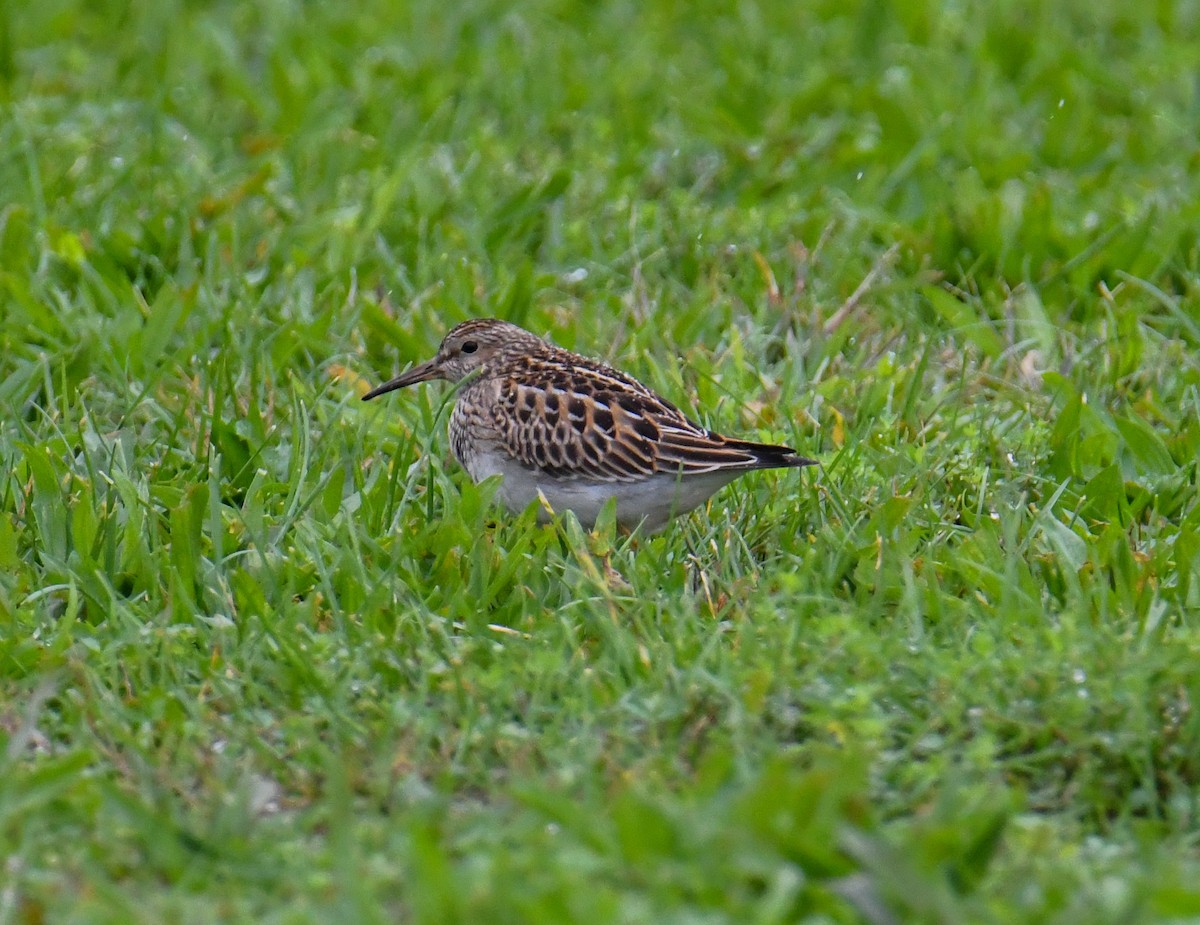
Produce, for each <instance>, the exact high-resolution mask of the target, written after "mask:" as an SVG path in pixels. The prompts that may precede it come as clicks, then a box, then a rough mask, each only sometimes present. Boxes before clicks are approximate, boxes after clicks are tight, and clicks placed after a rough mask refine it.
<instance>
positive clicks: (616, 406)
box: [363, 318, 814, 530]
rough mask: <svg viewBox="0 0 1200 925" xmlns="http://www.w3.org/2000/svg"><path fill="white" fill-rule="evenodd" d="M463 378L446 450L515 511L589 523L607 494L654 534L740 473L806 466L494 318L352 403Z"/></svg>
mask: <svg viewBox="0 0 1200 925" xmlns="http://www.w3.org/2000/svg"><path fill="white" fill-rule="evenodd" d="M472 374H477V375H474V376H473V377H472V378H471V379H470V381H469V382H468V383H467V384H466V385H465V386H464V387H463V388H462V390H461V391H460V392H459V394H458V398H457V401H456V402H455V405H454V411H453V413H452V414H451V415H450V444H451V447H452V449H453V450H454V455H455V456H456V457H457V458H458V460H459V462H461V463H462V464H463V466H464V467H465V468H466V470H467V472H468V473H470V475H471V477H472V478H473V479H474V480H475V481H477V482H479V481H482V480H483V479H485V478H488V477H490V476H492V475H499V476H501V477H502V479H503V481H502V483H501V485H500V488H499V490H498V496H499V497H500V499H501V500H502V501H504V502H505V504H506V505H507V506H508V507H509V508H510V509H512V510H514V511H520V510H523V509H524V508H525V507H526V506H527V505H529V504H530V503H531V502H533V501H535V500H538V498H539V496H540V497H541V498H542V499H543V500H544V501H545V502H547V503H548V504H549V506H550V508H552V509H553V510H556V511H562V510H571V511H574V512H575V513H576V515H577V516H578V517H579V519H580V520H581V521H582V522H583V523H585V524H589V525H590V524H592V523H594V522H595V519H596V516H597V515H598V514H599V512H600V509H601V508H602V507H603V506H604V504H605V502H606V501H608V500H609V499H610V498H614V497H615V498H616V499H617V501H616V503H617V521H618V522H619V523H621V524H622V525H624V526H628V527H635V526H637V525H638V524H639V523H641V524H643V525H644V526H645V527H646V528H647V529H652V530H653V529H658V528H660V527H662V526H663V525H664V524H665V523H666V522H667V521H668V520H669V519H670V518H671V517H673V516H675V515H676V514H682V513H684V512H685V511H689V510H691V509H692V508H693V507H696V506H697V505H699V504H702V503H703V502H704V501H705V500H707V499H708V497H709V496H710V495H711V494H712V493H713V492H715V491H716V490H717V489H718V488H720V487H721V486H722V485H725V484H726V483H728V482H730V481H732V480H733V479H735V478H736V477H737V476H739V475H741V474H743V473H745V472H750V471H752V470H755V469H775V468H788V467H800V466H810V465H813V463H814V461H813V460H811V459H805V458H804V457H802V456H799V455H797V454H796V452H795V451H794V450H792V449H790V448H788V447H785V446H773V445H770V444H765V443H752V442H750V441H746V440H738V439H735V438H733V437H724V436H722V435H720V434H718V433H714V432H713V431H711V430H708V429H706V428H704V427H701V426H700V425H699V424H695V423H693V422H692V421H690V420H688V418H687V417H685V416H684V414H683V413H682V412H681V411H680V410H679V409H678V408H676V407H675V406H674V405H673V404H671V403H670V402H669V401H667V400H666V399H665V398H662V397H661V396H659V395H656V394H655V393H654V392H652V391H651V390H650V389H648V388H646V386H644V385H642V384H641V383H640V382H638V381H637V380H636V379H634V378H633V377H632V376H627V375H626V374H625V373H622V372H620V371H618V370H615V369H613V368H612V367H610V366H607V365H605V364H604V363H600V362H598V361H596V360H589V359H588V358H586V357H583V356H580V355H578V354H575V353H571V352H570V351H569V350H563V349H562V348H561V347H555V346H554V345H553V344H550V343H547V342H546V341H544V340H542V339H541V338H540V337H537V336H536V335H534V334H531V333H529V332H528V331H526V330H524V329H523V328H519V327H517V326H516V325H515V324H509V323H508V322H506V321H499V320H496V319H494V318H480V319H476V320H473V321H466V322H463V323H462V324H460V325H458V326H457V327H455V328H454V329H453V330H451V331H450V333H449V334H447V335H446V337H445V339H444V340H443V341H442V345H441V347H439V348H438V352H437V355H436V356H435V357H434V358H433V359H432V360H429V361H428V362H426V363H422V364H420V365H418V366H414V367H413V368H412V369H410V370H409V371H408V372H406V373H402V374H401V375H399V376H397V377H396V378H395V379H392V380H391V381H389V382H387V383H385V384H384V385H381V386H379V387H378V388H376V389H374V390H372V391H370V392H368V393H367V394H366V395H364V396H363V400H364V401H366V400H368V399H372V398H375V397H377V396H379V395H383V394H384V393H386V392H391V391H393V390H395V389H399V388H403V387H404V386H408V385H413V384H415V383H418V382H426V381H428V380H430V379H447V380H449V381H451V382H459V381H461V380H463V379H465V378H467V377H468V376H472Z"/></svg>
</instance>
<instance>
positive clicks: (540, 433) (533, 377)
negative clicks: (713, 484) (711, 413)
mask: <svg viewBox="0 0 1200 925" xmlns="http://www.w3.org/2000/svg"><path fill="white" fill-rule="evenodd" d="M498 385H499V388H498V392H499V401H498V402H497V403H496V405H495V406H494V407H495V411H494V413H495V424H496V429H497V430H498V431H499V433H500V435H501V440H502V441H503V443H504V446H505V447H506V448H507V450H508V452H509V453H511V454H512V456H513V457H515V458H516V459H518V460H520V461H521V462H522V463H524V464H525V465H527V466H530V467H536V468H539V469H541V470H543V471H544V472H545V473H546V474H547V475H550V476H552V477H555V478H572V477H577V478H585V479H590V480H594V481H598V482H636V481H639V480H641V479H644V478H647V477H649V476H651V475H654V474H656V473H660V472H667V473H671V474H678V475H689V474H698V473H702V472H713V471H715V470H718V469H728V470H736V469H758V468H764V467H770V466H789V465H802V464H803V462H800V461H799V457H797V456H795V454H794V453H793V452H792V451H791V450H790V449H788V448H787V447H771V446H765V445H763V444H755V443H746V442H744V441H740V440H732V439H729V438H727V437H722V436H721V435H720V434H716V433H713V432H712V431H710V430H706V429H705V428H703V427H701V426H699V425H698V424H694V423H693V422H691V421H689V420H688V419H687V418H686V417H685V416H684V415H683V413H682V412H681V411H680V410H679V409H678V408H676V407H675V406H674V405H672V404H671V403H670V402H669V401H667V400H666V399H664V398H661V397H659V396H658V395H655V394H654V393H653V392H651V391H650V390H649V389H647V388H646V387H645V386H643V385H642V384H641V383H639V382H638V381H637V380H636V379H633V378H632V377H630V376H626V375H625V374H624V373H621V372H618V371H617V370H614V369H611V368H609V367H607V366H604V365H602V364H599V363H595V364H593V363H591V362H590V361H585V362H580V361H579V358H575V357H572V362H571V363H569V364H568V363H564V362H562V361H561V360H556V361H554V362H545V361H538V360H537V359H530V360H528V361H527V362H526V363H525V364H524V366H523V368H522V369H521V370H520V372H519V374H518V375H510V376H507V377H505V378H504V380H503V381H501V382H500V383H499V384H498ZM792 460H796V462H793V461H792ZM804 462H807V460H805V461H804Z"/></svg>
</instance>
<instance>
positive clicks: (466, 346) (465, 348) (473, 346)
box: [462, 340, 479, 353]
mask: <svg viewBox="0 0 1200 925" xmlns="http://www.w3.org/2000/svg"><path fill="white" fill-rule="evenodd" d="M478 349H479V344H477V343H475V341H473V340H468V341H464V342H463V345H462V352H463V353H474V352H475V351H476V350H478Z"/></svg>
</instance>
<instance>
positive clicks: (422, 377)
mask: <svg viewBox="0 0 1200 925" xmlns="http://www.w3.org/2000/svg"><path fill="white" fill-rule="evenodd" d="M441 374H442V371H441V368H440V367H439V366H438V362H437V360H436V359H433V360H430V361H429V362H427V363H421V364H419V365H417V366H414V367H413V368H412V369H410V370H409V371H408V372H404V373H401V374H400V375H399V376H397V377H396V378H395V379H392V380H389V381H388V382H385V383H384V384H383V385H381V386H379V387H378V388H374V389H371V391H369V392H368V393H367V394H366V395H364V396H363V397H362V400H363V401H370V400H371V399H372V398H378V397H379V396H380V395H386V394H387V393H388V392H394V391H396V389H402V388H404V387H405V386H406V385H416V384H417V383H418V382H428V381H429V380H430V379H437V378H438V377H439V376H441Z"/></svg>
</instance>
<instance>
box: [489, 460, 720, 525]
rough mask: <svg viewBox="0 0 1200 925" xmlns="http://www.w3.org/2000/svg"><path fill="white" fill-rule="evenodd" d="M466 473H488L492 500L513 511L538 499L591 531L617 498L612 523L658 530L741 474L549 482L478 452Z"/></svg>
mask: <svg viewBox="0 0 1200 925" xmlns="http://www.w3.org/2000/svg"><path fill="white" fill-rule="evenodd" d="M467 471H468V472H469V473H470V475H471V478H472V479H473V480H474V481H476V482H482V481H483V480H484V479H486V478H490V477H491V476H493V475H499V476H500V477H501V478H502V479H503V481H502V482H501V484H500V488H499V489H498V490H497V492H496V497H497V498H499V500H500V501H501V502H503V503H504V505H505V507H507V508H508V509H509V510H511V511H513V512H514V513H520V512H521V511H523V510H525V508H527V507H529V505H530V504H533V503H534V502H535V501H538V500H539V496H540V497H541V498H544V499H545V502H546V504H548V505H549V506H550V509H551V510H553V511H555V512H556V513H562V512H563V511H572V512H574V514H575V516H576V517H578V518H579V522H580V523H581V524H583V525H584V526H585V527H591V526H592V525H593V524H595V522H596V518H597V517H598V516H599V515H600V509H601V508H603V507H604V505H605V504H607V503H608V501H609V499H610V498H614V497H615V498H616V499H617V523H619V524H620V525H621V526H623V527H628V528H629V529H633V528H634V527H636V526H638V524H641V525H642V526H643V528H644V529H646V530H660V529H662V527H663V526H665V525H666V523H667V521H668V520H670V519H671V518H672V517H675V516H676V515H679V514H683V513H685V512H687V511H690V510H691V509H692V508H694V507H696V506H698V505H700V504H703V503H704V502H705V501H706V500H708V498H709V497H710V496H711V495H712V494H713V492H715V491H716V490H717V489H719V488H721V487H722V486H723V485H727V484H728V483H729V482H731V481H733V480H734V479H735V478H737V477H738V476H739V475H741V474H742V473H741V472H740V471H733V472H730V471H728V470H726V471H724V472H707V473H703V474H701V475H691V476H688V477H687V478H680V477H678V476H675V475H668V474H666V473H660V474H658V475H653V476H651V477H650V478H648V479H646V480H644V481H641V482H589V481H585V480H583V479H562V480H559V479H552V478H548V477H547V476H544V475H540V474H538V473H535V472H533V471H532V470H530V469H528V468H526V467H525V466H523V465H521V463H519V462H517V461H516V460H515V459H512V458H511V457H509V456H507V455H500V454H486V455H485V454H481V455H479V456H477V457H475V458H474V459H472V460H470V463H469V464H468V465H467ZM538 519H539V520H543V521H545V520H549V519H550V515H549V513H548V512H547V511H546V509H545V505H541V504H539V508H538Z"/></svg>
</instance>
